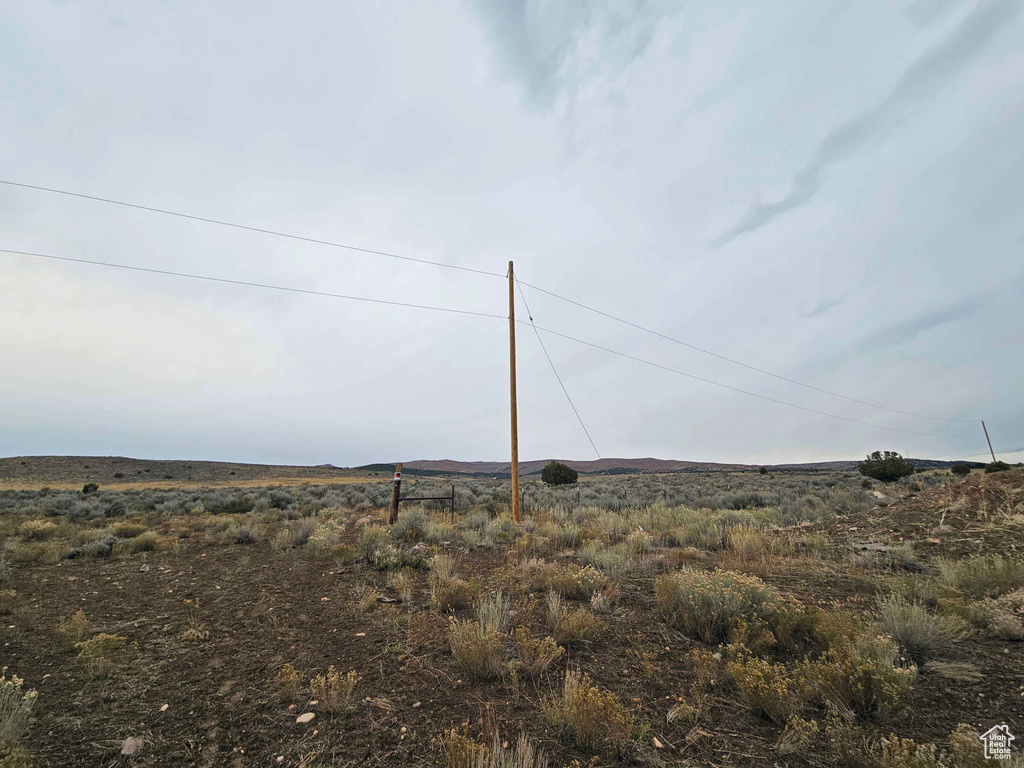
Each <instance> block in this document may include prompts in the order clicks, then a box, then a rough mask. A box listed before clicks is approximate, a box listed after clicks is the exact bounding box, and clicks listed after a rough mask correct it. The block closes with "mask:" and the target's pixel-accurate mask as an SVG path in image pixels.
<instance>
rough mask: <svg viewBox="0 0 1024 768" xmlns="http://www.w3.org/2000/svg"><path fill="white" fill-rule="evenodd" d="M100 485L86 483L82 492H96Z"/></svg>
mask: <svg viewBox="0 0 1024 768" xmlns="http://www.w3.org/2000/svg"><path fill="white" fill-rule="evenodd" d="M99 489H100V487H99V486H98V485H96V483H86V484H85V485H83V486H82V493H96V491H98V490H99Z"/></svg>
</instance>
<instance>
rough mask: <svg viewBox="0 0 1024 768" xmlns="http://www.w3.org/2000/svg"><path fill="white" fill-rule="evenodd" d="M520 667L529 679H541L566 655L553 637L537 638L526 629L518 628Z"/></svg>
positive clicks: (516, 635) (517, 642)
mask: <svg viewBox="0 0 1024 768" xmlns="http://www.w3.org/2000/svg"><path fill="white" fill-rule="evenodd" d="M515 644H516V651H517V652H518V653H519V666H520V669H521V670H522V672H523V674H525V675H526V676H527V677H540V676H541V675H542V674H544V672H546V671H547V669H548V667H550V666H551V665H552V664H554V662H555V661H556V660H557V659H558V657H559V656H561V655H562V654H563V653H565V650H564V649H562V648H561V647H559V645H558V643H556V642H555V639H554V638H553V637H543V638H535V637H533V635H531V634H530V630H529V629H527V628H526V627H517V628H516V633H515Z"/></svg>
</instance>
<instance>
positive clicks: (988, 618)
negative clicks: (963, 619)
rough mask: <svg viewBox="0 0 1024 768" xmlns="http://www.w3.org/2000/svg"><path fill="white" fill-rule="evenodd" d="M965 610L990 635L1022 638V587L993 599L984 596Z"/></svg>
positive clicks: (1002, 637) (1023, 600) (1014, 638)
mask: <svg viewBox="0 0 1024 768" xmlns="http://www.w3.org/2000/svg"><path fill="white" fill-rule="evenodd" d="M967 612H968V614H969V615H970V617H971V619H972V620H973V621H974V622H976V623H977V624H979V625H980V626H981V627H982V628H984V629H985V630H986V632H987V634H988V635H989V636H990V637H994V638H997V639H999V640H1015V641H1020V640H1024V589H1018V590H1017V591H1015V592H1011V593H1010V594H1008V595H1003V596H1002V597H997V598H995V599H993V598H986V599H985V600H982V601H980V602H978V603H975V604H974V605H972V606H971V607H970V608H969V609H968V611H967Z"/></svg>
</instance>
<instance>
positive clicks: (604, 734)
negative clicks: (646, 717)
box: [541, 669, 633, 751]
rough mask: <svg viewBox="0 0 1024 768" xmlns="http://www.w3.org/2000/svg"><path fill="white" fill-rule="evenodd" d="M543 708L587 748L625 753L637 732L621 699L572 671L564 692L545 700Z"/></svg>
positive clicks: (548, 718) (546, 715) (569, 673)
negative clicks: (633, 731)
mask: <svg viewBox="0 0 1024 768" xmlns="http://www.w3.org/2000/svg"><path fill="white" fill-rule="evenodd" d="M541 708H542V709H543V711H544V715H545V717H546V718H547V720H548V722H549V723H551V725H553V726H555V727H558V728H562V729H563V730H565V731H567V732H569V733H571V734H572V736H573V738H574V739H575V741H576V743H577V744H579V745H580V746H581V747H583V748H585V749H599V748H601V747H608V748H611V749H614V750H615V751H622V750H623V749H624V748H625V747H626V745H627V744H628V742H629V740H630V736H631V733H632V730H633V720H632V718H631V717H630V716H629V714H628V713H627V712H626V710H625V708H624V707H623V706H622V704H621V703H620V702H619V698H618V697H617V696H616V695H615V694H614V693H611V692H610V691H606V690H602V689H601V688H600V687H599V686H597V685H594V681H593V680H591V679H590V677H589V676H588V675H586V674H583V673H581V672H579V671H576V670H572V669H570V670H568V671H567V672H566V673H565V681H564V683H563V684H562V690H561V692H560V693H557V694H555V695H553V696H551V697H549V698H545V699H544V700H543V702H542V703H541Z"/></svg>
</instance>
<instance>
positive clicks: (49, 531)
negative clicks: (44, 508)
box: [18, 520, 57, 541]
mask: <svg viewBox="0 0 1024 768" xmlns="http://www.w3.org/2000/svg"><path fill="white" fill-rule="evenodd" d="M55 533H57V524H56V523H52V522H50V521H49V520H26V521H25V522H24V523H22V524H21V525H20V526H18V535H19V536H21V538H22V539H24V540H25V541H46V540H48V539H51V538H53V535H54V534H55Z"/></svg>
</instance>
